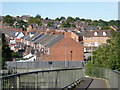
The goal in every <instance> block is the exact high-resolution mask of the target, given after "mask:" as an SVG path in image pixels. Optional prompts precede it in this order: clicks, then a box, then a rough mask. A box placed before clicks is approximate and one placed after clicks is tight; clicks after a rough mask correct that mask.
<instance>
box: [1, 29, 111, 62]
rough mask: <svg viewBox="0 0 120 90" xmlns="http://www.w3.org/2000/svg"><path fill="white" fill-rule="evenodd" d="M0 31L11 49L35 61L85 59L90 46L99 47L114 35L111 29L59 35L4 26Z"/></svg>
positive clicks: (70, 32)
mask: <svg viewBox="0 0 120 90" xmlns="http://www.w3.org/2000/svg"><path fill="white" fill-rule="evenodd" d="M1 30H2V33H5V35H6V39H7V41H8V43H9V45H10V48H11V50H13V51H15V52H19V53H20V54H21V55H22V56H23V58H32V59H31V60H32V61H34V60H40V61H84V52H86V50H87V48H90V47H95V48H97V47H98V46H99V45H101V44H103V43H107V42H106V40H107V39H110V37H111V34H110V31H109V30H89V31H88V30H86V31H84V32H77V31H64V32H63V33H60V34H55V33H53V32H51V33H47V32H35V31H33V32H32V31H31V32H25V31H24V32H23V31H21V30H18V29H12V28H5V27H3V28H2V29H1ZM93 39H94V40H93ZM91 43H94V44H91Z"/></svg>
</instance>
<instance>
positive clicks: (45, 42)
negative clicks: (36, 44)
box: [41, 35, 56, 45]
mask: <svg viewBox="0 0 120 90" xmlns="http://www.w3.org/2000/svg"><path fill="white" fill-rule="evenodd" d="M55 37H56V36H55V35H50V36H49V37H48V38H47V39H46V40H44V41H43V42H42V43H41V44H42V45H45V44H47V43H48V42H50V41H51V40H53V39H54V38H55Z"/></svg>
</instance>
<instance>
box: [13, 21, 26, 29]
mask: <svg viewBox="0 0 120 90" xmlns="http://www.w3.org/2000/svg"><path fill="white" fill-rule="evenodd" d="M15 27H17V28H21V29H22V30H24V31H25V30H27V27H28V23H27V22H24V21H23V20H18V21H17V23H16V25H15Z"/></svg>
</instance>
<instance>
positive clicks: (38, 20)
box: [28, 15, 42, 26]
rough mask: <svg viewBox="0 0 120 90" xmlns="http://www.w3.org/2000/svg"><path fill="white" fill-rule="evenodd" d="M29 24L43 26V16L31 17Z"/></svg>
mask: <svg viewBox="0 0 120 90" xmlns="http://www.w3.org/2000/svg"><path fill="white" fill-rule="evenodd" d="M28 23H29V24H37V25H39V26H41V25H42V22H41V16H39V15H37V16H36V17H30V18H29V20H28Z"/></svg>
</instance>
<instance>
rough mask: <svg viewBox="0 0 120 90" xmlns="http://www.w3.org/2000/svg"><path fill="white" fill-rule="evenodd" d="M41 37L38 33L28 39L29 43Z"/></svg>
mask: <svg viewBox="0 0 120 90" xmlns="http://www.w3.org/2000/svg"><path fill="white" fill-rule="evenodd" d="M38 35H39V33H36V34H35V35H34V36H32V37H30V38H28V39H27V41H32V40H33V39H34V38H36V37H37V36H38Z"/></svg>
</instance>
